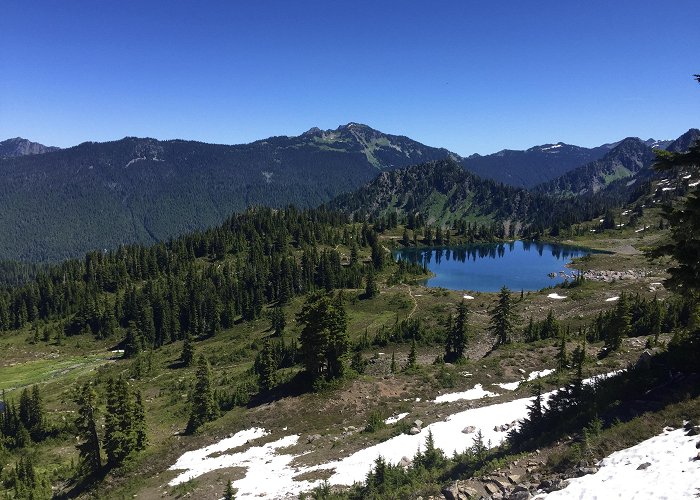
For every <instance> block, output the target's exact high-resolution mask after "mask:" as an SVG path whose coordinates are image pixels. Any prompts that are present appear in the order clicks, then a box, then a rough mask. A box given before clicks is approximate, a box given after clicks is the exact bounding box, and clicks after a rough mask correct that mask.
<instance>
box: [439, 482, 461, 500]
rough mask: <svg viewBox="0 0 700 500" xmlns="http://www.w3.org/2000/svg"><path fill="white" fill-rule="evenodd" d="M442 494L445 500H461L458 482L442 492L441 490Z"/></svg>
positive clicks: (446, 487)
mask: <svg viewBox="0 0 700 500" xmlns="http://www.w3.org/2000/svg"><path fill="white" fill-rule="evenodd" d="M440 493H442V495H443V496H444V497H445V500H460V498H459V487H458V486H457V483H456V482H455V483H453V484H450V485H448V486H445V487H444V488H443V489H442V490H440Z"/></svg>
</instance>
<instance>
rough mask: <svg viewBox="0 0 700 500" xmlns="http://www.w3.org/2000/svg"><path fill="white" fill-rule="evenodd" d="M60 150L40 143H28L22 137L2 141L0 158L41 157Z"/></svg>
mask: <svg viewBox="0 0 700 500" xmlns="http://www.w3.org/2000/svg"><path fill="white" fill-rule="evenodd" d="M57 149H59V148H56V147H53V146H44V145H43V144H39V143H38V142H32V141H28V140H27V139H22V138H21V137H15V138H14V139H7V140H6V141H0V158H15V157H17V156H27V155H39V154H43V153H48V152H50V151H56V150H57Z"/></svg>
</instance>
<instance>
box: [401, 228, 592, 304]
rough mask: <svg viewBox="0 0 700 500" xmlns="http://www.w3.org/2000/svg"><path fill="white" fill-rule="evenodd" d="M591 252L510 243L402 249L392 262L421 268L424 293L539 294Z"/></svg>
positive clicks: (571, 271)
mask: <svg viewBox="0 0 700 500" xmlns="http://www.w3.org/2000/svg"><path fill="white" fill-rule="evenodd" d="M593 252H594V251H593V250H591V249H588V248H583V247H574V246H568V245H560V244H556V243H540V242H533V241H522V240H517V241H512V242H507V243H495V244H474V245H465V246H456V247H433V248H431V247H428V248H402V249H399V250H395V251H394V252H393V255H394V258H395V259H396V260H407V261H410V262H415V263H418V264H421V265H423V266H424V267H425V268H427V269H428V270H429V271H430V272H431V273H432V274H433V276H432V277H430V278H428V279H426V280H422V281H420V282H419V283H420V284H423V285H426V286H429V287H441V288H447V289H450V290H468V291H474V292H497V291H498V290H500V289H501V287H503V286H506V287H508V288H509V289H510V290H513V291H519V290H524V291H533V290H541V289H542V288H546V287H549V286H554V285H557V284H559V283H562V282H563V281H564V280H565V279H567V278H568V279H571V278H572V277H573V275H574V273H575V271H574V270H571V269H567V268H566V267H565V266H566V264H568V263H570V262H571V260H572V259H574V258H577V257H583V256H585V255H588V254H590V253H593Z"/></svg>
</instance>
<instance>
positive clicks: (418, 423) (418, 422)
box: [413, 420, 423, 429]
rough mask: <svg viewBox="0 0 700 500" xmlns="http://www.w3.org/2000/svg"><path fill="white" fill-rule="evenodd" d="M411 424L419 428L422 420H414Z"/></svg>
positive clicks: (421, 425)
mask: <svg viewBox="0 0 700 500" xmlns="http://www.w3.org/2000/svg"><path fill="white" fill-rule="evenodd" d="M413 425H414V426H415V427H418V428H419V429H420V428H421V427H423V421H422V420H414V421H413Z"/></svg>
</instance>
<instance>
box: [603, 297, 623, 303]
mask: <svg viewBox="0 0 700 500" xmlns="http://www.w3.org/2000/svg"><path fill="white" fill-rule="evenodd" d="M619 299H620V297H619V296H616V297H610V298H609V299H605V302H615V301H616V300H619Z"/></svg>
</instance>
